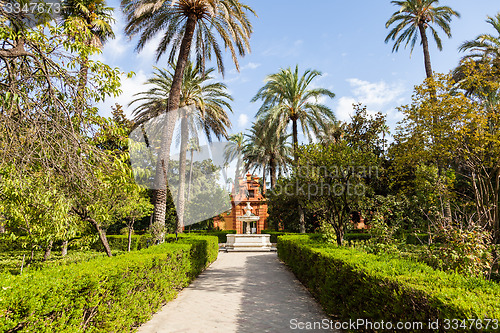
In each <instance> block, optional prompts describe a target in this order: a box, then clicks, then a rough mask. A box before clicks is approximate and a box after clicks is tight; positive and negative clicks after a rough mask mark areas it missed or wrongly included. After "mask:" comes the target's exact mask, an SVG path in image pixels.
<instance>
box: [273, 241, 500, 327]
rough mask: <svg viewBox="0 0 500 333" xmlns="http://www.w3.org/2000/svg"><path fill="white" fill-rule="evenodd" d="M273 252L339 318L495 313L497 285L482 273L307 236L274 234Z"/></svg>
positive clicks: (424, 317)
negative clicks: (444, 269) (448, 268)
mask: <svg viewBox="0 0 500 333" xmlns="http://www.w3.org/2000/svg"><path fill="white" fill-rule="evenodd" d="M278 255H279V257H280V259H281V260H283V261H284V262H285V263H286V264H287V265H288V266H290V268H291V269H292V271H293V272H294V273H295V275H296V276H297V278H298V279H299V280H300V281H302V282H303V283H304V284H305V285H306V286H307V287H308V288H309V290H310V291H311V292H312V294H313V295H314V296H315V297H316V298H317V299H318V300H319V302H320V303H321V304H322V306H323V307H324V309H325V311H326V312H327V313H328V314H332V315H333V314H335V315H338V316H340V319H341V320H349V319H352V320H356V319H370V320H372V321H380V320H384V321H392V322H393V323H395V322H398V321H406V322H416V321H420V322H423V323H424V325H425V324H426V323H428V322H429V321H430V320H432V321H434V320H437V319H440V322H441V323H442V322H443V321H442V320H443V319H453V318H456V319H466V318H491V319H494V318H500V308H499V307H498V299H499V297H500V286H499V285H498V284H496V283H493V282H489V281H486V280H484V279H482V278H477V277H465V276H462V275H459V274H456V273H446V272H442V271H439V270H434V269H432V268H431V267H429V266H427V265H425V264H422V263H418V262H415V261H410V260H404V259H397V258H394V257H390V256H387V255H374V254H368V253H365V252H363V251H360V250H357V249H353V248H343V247H336V246H334V245H329V244H326V243H320V242H317V241H313V240H311V239H310V238H309V237H307V236H281V237H279V240H278ZM474 329H475V328H474V327H473V328H472V329H471V330H472V331H473V330H474ZM490 329H491V326H490ZM424 330H425V327H424ZM491 330H492V329H491ZM466 331H470V330H468V329H467V330H466ZM476 331H487V330H479V329H476Z"/></svg>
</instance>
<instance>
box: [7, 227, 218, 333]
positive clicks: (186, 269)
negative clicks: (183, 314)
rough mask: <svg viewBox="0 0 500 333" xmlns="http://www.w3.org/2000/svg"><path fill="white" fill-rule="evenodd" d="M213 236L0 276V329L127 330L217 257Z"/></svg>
mask: <svg viewBox="0 0 500 333" xmlns="http://www.w3.org/2000/svg"><path fill="white" fill-rule="evenodd" d="M216 242H217V241H216V238H215V237H210V236H207V237H204V238H203V239H202V238H201V237H196V238H193V239H189V238H187V237H186V238H185V239H182V240H180V241H178V242H175V240H174V242H172V243H164V244H161V245H158V246H152V247H149V248H148V249H145V250H142V251H137V252H131V253H127V254H123V255H120V256H116V257H113V258H107V257H104V258H98V259H94V260H91V261H88V262H82V263H77V264H71V265H64V266H59V267H54V268H47V269H43V270H41V271H32V272H31V271H30V272H28V273H26V274H23V275H21V276H11V275H0V286H1V288H0V332H6V331H16V332H17V331H20V332H84V331H85V332H130V331H132V330H133V329H134V327H137V326H138V325H139V324H141V323H143V322H146V321H147V320H148V319H149V318H150V317H151V315H152V313H154V312H155V311H157V310H158V309H159V308H160V307H161V306H162V305H163V304H164V303H166V302H168V301H169V300H171V299H172V298H174V297H175V296H176V295H177V292H178V291H179V290H180V289H182V288H183V287H185V286H187V285H188V284H189V282H190V281H191V280H192V279H193V278H194V277H195V276H196V275H198V274H199V273H200V272H201V271H202V270H203V269H204V268H205V267H206V266H207V265H208V264H209V263H210V262H211V261H213V260H214V259H215V258H216V257H217V250H218V249H215V248H214V245H213V244H217V243H216Z"/></svg>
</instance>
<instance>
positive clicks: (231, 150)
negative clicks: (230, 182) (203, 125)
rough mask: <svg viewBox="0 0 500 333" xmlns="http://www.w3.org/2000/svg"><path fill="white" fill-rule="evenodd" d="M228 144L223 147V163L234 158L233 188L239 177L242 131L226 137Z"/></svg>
mask: <svg viewBox="0 0 500 333" xmlns="http://www.w3.org/2000/svg"><path fill="white" fill-rule="evenodd" d="M228 141H229V142H228V144H227V145H226V147H225V148H224V163H230V162H231V161H234V160H235V159H236V171H235V172H234V190H235V191H236V185H237V184H238V179H239V178H240V169H241V156H242V154H243V149H244V148H245V144H246V142H245V136H244V135H243V133H241V132H240V133H236V134H233V135H231V136H230V137H229V138H228Z"/></svg>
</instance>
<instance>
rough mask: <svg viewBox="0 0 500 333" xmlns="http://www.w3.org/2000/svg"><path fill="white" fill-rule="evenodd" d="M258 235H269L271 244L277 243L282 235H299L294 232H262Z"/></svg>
mask: <svg viewBox="0 0 500 333" xmlns="http://www.w3.org/2000/svg"><path fill="white" fill-rule="evenodd" d="M260 233H261V234H269V235H271V237H270V239H271V243H277V242H278V237H279V236H283V235H299V234H298V233H296V232H289V231H274V230H262V231H261V232H260Z"/></svg>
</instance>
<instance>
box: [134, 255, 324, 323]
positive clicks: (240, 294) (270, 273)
mask: <svg viewBox="0 0 500 333" xmlns="http://www.w3.org/2000/svg"><path fill="white" fill-rule="evenodd" d="M294 319H295V320H296V321H293V320H294ZM323 319H325V320H326V319H328V317H327V316H326V315H325V314H324V313H323V311H322V310H321V308H320V306H319V305H318V304H317V303H316V302H315V300H314V299H313V298H312V296H311V295H310V293H309V292H308V291H307V290H306V289H305V288H304V287H303V286H302V284H301V283H300V282H299V281H298V280H297V279H296V278H295V277H294V275H293V274H292V273H291V272H290V271H288V270H287V268H286V267H285V266H284V265H283V264H282V263H281V262H280V261H279V260H278V258H277V255H276V253H275V252H236V253H235V252H233V253H225V252H221V253H219V258H218V259H217V260H216V261H215V262H214V263H213V264H212V265H211V266H210V267H209V268H208V269H207V270H206V271H205V272H203V273H202V274H201V275H200V276H199V277H198V278H197V279H196V280H195V281H193V283H192V284H191V285H190V286H189V287H187V288H185V289H184V290H182V291H181V292H180V293H179V295H178V297H177V298H176V299H174V300H172V301H171V302H169V303H167V305H165V306H164V307H163V308H162V309H161V310H160V311H159V312H158V313H156V314H155V315H154V316H153V318H152V319H151V320H150V321H149V322H147V323H145V324H144V325H142V326H141V327H140V328H139V330H138V332H139V333H167V332H168V333H174V332H182V333H196V332H203V333H226V332H227V333H229V332H234V333H260V332H273V333H275V332H300V331H303V332H329V331H328V330H325V329H323V330H314V329H308V330H305V329H304V330H299V329H298V328H297V325H295V324H294V323H299V322H302V323H304V324H305V323H306V322H321V321H322V320H323ZM293 328H296V329H293Z"/></svg>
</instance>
